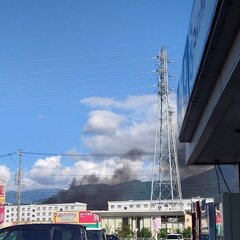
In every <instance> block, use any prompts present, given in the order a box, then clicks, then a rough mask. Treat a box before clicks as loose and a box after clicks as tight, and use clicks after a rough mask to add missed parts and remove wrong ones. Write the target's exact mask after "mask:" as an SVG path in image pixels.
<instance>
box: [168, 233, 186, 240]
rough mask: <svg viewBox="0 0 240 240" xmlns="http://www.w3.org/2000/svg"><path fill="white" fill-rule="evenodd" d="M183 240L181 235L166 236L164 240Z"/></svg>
mask: <svg viewBox="0 0 240 240" xmlns="http://www.w3.org/2000/svg"><path fill="white" fill-rule="evenodd" d="M176 239H178V240H183V235H182V234H178V233H171V234H167V238H166V240H176Z"/></svg>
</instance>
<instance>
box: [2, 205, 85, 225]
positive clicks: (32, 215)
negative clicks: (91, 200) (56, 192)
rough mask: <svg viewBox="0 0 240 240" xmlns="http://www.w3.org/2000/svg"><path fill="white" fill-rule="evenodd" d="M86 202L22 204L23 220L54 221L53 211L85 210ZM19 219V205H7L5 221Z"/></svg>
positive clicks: (12, 221)
mask: <svg viewBox="0 0 240 240" xmlns="http://www.w3.org/2000/svg"><path fill="white" fill-rule="evenodd" d="M86 209H87V204H85V203H78V202H76V203H64V204H41V205H40V204H28V205H21V206H20V221H21V222H52V216H53V213H54V212H56V211H85V210H86ZM16 221H17V205H5V209H4V223H6V224H12V223H15V222H16Z"/></svg>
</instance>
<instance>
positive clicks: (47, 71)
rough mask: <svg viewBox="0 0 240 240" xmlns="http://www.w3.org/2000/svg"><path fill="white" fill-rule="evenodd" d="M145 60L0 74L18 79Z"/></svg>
mask: <svg viewBox="0 0 240 240" xmlns="http://www.w3.org/2000/svg"><path fill="white" fill-rule="evenodd" d="M146 60H148V59H147V58H145V59H133V60H128V61H119V62H111V63H102V64H98V65H88V66H82V65H81V66H76V67H69V68H57V69H50V70H42V71H35V72H25V73H15V74H0V77H16V76H25V75H31V74H39V73H50V72H64V71H69V70H76V69H82V68H90V67H91V68H93V67H96V66H99V67H102V66H111V65H118V64H122V63H124V64H125V63H134V62H141V61H146Z"/></svg>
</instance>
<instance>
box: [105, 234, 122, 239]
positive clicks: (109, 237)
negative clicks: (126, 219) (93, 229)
mask: <svg viewBox="0 0 240 240" xmlns="http://www.w3.org/2000/svg"><path fill="white" fill-rule="evenodd" d="M106 237H107V240H119V238H118V237H117V236H116V235H114V234H107V235H106Z"/></svg>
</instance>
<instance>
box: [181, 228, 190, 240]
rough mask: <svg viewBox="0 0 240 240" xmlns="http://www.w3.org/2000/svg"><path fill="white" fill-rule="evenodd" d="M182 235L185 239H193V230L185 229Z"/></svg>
mask: <svg viewBox="0 0 240 240" xmlns="http://www.w3.org/2000/svg"><path fill="white" fill-rule="evenodd" d="M182 234H183V237H185V238H191V234H192V229H191V228H190V227H187V228H184V229H183V233H182Z"/></svg>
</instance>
